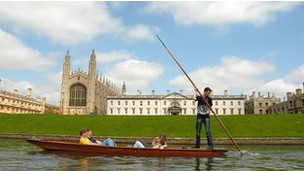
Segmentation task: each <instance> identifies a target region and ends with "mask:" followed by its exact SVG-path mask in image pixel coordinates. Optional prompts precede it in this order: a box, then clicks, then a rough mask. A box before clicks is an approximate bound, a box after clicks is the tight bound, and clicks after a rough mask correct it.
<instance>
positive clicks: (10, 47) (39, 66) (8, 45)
mask: <svg viewBox="0 0 304 171" xmlns="http://www.w3.org/2000/svg"><path fill="white" fill-rule="evenodd" d="M0 40H1V41H0V60H1V62H0V68H1V69H29V70H44V69H46V68H48V67H50V66H52V65H54V63H55V62H54V61H53V59H52V58H51V57H49V58H47V57H44V56H42V54H41V53H40V52H39V51H37V50H35V49H32V48H30V47H27V46H26V45H24V44H23V43H22V42H21V41H20V40H19V39H18V38H16V37H15V36H13V35H11V34H9V33H7V32H5V31H3V30H1V29H0Z"/></svg>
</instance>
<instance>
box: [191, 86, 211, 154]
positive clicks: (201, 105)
mask: <svg viewBox="0 0 304 171" xmlns="http://www.w3.org/2000/svg"><path fill="white" fill-rule="evenodd" d="M211 92H212V90H211V89H210V88H209V87H206V88H205V89H204V94H203V97H202V96H200V95H199V94H198V91H197V89H196V88H195V92H194V93H193V100H195V101H197V120H196V142H195V146H194V148H200V143H201V137H200V134H201V129H202V124H203V123H204V125H205V130H206V136H207V141H208V150H213V142H212V136H211V131H210V109H209V108H208V105H207V104H206V102H208V104H209V105H210V107H212V99H211V98H210V97H209V95H210V93H211ZM204 99H205V100H204Z"/></svg>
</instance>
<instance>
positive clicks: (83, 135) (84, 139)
mask: <svg viewBox="0 0 304 171" xmlns="http://www.w3.org/2000/svg"><path fill="white" fill-rule="evenodd" d="M88 137H89V131H88V130H87V129H81V130H80V140H79V143H80V144H82V145H96V144H94V143H93V142H91V141H90V140H89V138H88Z"/></svg>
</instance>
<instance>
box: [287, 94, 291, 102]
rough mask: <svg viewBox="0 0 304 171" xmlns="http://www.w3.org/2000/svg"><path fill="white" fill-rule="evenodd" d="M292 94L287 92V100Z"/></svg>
mask: <svg viewBox="0 0 304 171" xmlns="http://www.w3.org/2000/svg"><path fill="white" fill-rule="evenodd" d="M291 95H292V93H291V92H287V100H288V98H289V97H291Z"/></svg>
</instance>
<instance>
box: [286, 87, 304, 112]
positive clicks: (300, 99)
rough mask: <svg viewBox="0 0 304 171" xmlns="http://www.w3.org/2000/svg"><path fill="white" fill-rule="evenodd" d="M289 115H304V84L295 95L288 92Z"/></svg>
mask: <svg viewBox="0 0 304 171" xmlns="http://www.w3.org/2000/svg"><path fill="white" fill-rule="evenodd" d="M287 105H288V109H287V112H288V113H292V114H296V113H304V82H303V91H302V89H300V88H299V89H296V92H295V93H292V92H287Z"/></svg>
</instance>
